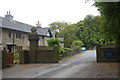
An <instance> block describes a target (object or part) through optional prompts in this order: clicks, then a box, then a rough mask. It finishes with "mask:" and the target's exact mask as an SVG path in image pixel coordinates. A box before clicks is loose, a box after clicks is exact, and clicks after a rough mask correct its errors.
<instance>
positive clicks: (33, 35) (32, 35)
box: [28, 27, 39, 63]
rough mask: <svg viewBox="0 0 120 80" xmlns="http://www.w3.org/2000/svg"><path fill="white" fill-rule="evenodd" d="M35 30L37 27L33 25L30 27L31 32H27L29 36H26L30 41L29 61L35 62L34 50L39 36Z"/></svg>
mask: <svg viewBox="0 0 120 80" xmlns="http://www.w3.org/2000/svg"><path fill="white" fill-rule="evenodd" d="M36 31H37V29H36V28H35V27H33V28H32V29H31V33H30V34H29V38H28V40H29V41H30V51H29V58H30V63H36V62H37V54H36V50H37V48H38V41H39V36H38V34H37V32H36Z"/></svg>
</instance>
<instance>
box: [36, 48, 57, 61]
mask: <svg viewBox="0 0 120 80" xmlns="http://www.w3.org/2000/svg"><path fill="white" fill-rule="evenodd" d="M36 54H37V57H36V58H37V61H36V62H37V63H54V62H55V63H57V62H58V52H57V47H38V48H37V51H36Z"/></svg>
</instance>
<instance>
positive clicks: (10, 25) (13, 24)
mask: <svg viewBox="0 0 120 80" xmlns="http://www.w3.org/2000/svg"><path fill="white" fill-rule="evenodd" d="M1 18H2V19H1V20H2V26H0V27H2V28H7V29H12V30H17V31H22V32H31V28H32V27H33V26H31V25H28V24H25V23H21V22H18V21H15V20H10V19H8V18H4V17H1Z"/></svg>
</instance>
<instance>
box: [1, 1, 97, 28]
mask: <svg viewBox="0 0 120 80" xmlns="http://www.w3.org/2000/svg"><path fill="white" fill-rule="evenodd" d="M86 1H87V2H86ZM86 1H85V0H1V1H0V2H1V4H0V16H2V17H4V16H5V15H6V14H7V13H6V12H7V11H11V14H12V15H13V19H14V20H16V21H19V22H23V23H26V24H30V25H33V26H36V23H37V21H39V22H40V23H41V26H42V27H48V25H49V24H50V23H52V22H56V21H65V22H69V23H77V22H78V21H80V20H83V19H84V17H85V16H86V15H88V14H91V15H94V16H96V15H99V12H98V11H97V8H96V7H95V6H91V5H92V4H93V3H94V1H93V0H91V1H89V0H86ZM85 2H86V3H85Z"/></svg>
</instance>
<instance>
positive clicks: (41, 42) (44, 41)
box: [38, 36, 49, 46]
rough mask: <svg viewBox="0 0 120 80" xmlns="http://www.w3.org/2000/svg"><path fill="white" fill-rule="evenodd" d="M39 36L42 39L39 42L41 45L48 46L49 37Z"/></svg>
mask: <svg viewBox="0 0 120 80" xmlns="http://www.w3.org/2000/svg"><path fill="white" fill-rule="evenodd" d="M39 38H40V40H39V42H38V45H39V46H48V43H47V40H48V38H49V37H44V38H43V37H42V36H40V37H39Z"/></svg>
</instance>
